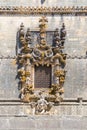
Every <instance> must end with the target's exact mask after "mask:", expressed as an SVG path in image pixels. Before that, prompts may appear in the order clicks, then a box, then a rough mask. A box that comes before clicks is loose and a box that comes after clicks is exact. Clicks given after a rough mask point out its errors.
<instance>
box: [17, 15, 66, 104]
mask: <svg viewBox="0 0 87 130" xmlns="http://www.w3.org/2000/svg"><path fill="white" fill-rule="evenodd" d="M47 22H48V20H47V18H46V17H44V16H43V17H42V18H41V19H40V20H39V23H40V24H39V28H40V29H39V36H38V39H39V40H38V44H35V45H33V46H32V33H31V31H30V29H29V28H28V29H27V32H26V33H25V32H24V25H23V24H21V26H20V29H19V32H18V42H19V45H20V46H19V47H18V54H17V64H18V78H19V88H20V97H21V100H22V101H23V102H38V101H39V100H40V101H41V98H42V100H43V99H44V101H45V102H44V103H46V102H60V101H61V100H62V96H61V95H62V94H63V93H64V90H63V84H64V81H65V74H66V71H65V70H64V67H65V65H66V54H64V53H63V48H64V42H65V36H66V31H65V25H64V23H63V25H62V27H61V29H60V30H58V29H56V30H55V31H54V33H53V44H52V45H49V44H48V43H47V41H46V24H47ZM43 97H44V98H43Z"/></svg>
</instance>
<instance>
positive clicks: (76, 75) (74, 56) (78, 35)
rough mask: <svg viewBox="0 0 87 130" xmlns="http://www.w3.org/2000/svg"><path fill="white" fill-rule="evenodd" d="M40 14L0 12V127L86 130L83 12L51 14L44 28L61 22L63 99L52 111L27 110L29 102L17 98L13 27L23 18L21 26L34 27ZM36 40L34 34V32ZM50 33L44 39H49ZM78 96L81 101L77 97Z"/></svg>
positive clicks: (61, 1) (56, 2) (61, 2)
mask: <svg viewBox="0 0 87 130" xmlns="http://www.w3.org/2000/svg"><path fill="white" fill-rule="evenodd" d="M43 1H44V0H26V1H25V0H0V6H33V7H36V6H47V7H49V6H50V7H52V6H86V5H87V0H45V1H44V2H43ZM40 17H41V16H34V15H31V16H27V15H26V16H24V15H0V130H19V129H20V130H87V118H86V116H87V69H86V68H87V58H86V51H87V45H86V44H87V26H86V24H87V16H70V15H69V16H60V15H58V16H57V15H54V16H53V15H52V16H47V18H48V31H54V30H55V28H60V27H61V23H62V22H64V23H65V26H66V30H67V38H66V43H65V49H64V52H65V53H67V62H66V63H67V64H66V71H67V73H66V80H65V84H64V90H65V92H64V101H63V102H61V103H60V105H57V104H56V105H55V110H56V111H55V112H54V113H55V114H53V115H49V116H48V115H46V116H41V115H40V116H35V115H30V114H29V110H30V107H29V104H25V103H22V102H20V99H19V91H18V79H17V78H16V76H17V65H15V64H14V63H13V62H14V58H15V56H16V44H17V31H18V29H19V26H20V24H21V23H22V22H23V23H24V25H25V29H26V28H27V27H30V28H31V30H38V29H39V28H38V25H39V22H38V21H39V18H40ZM34 39H35V40H36V39H37V37H36V36H35V37H34ZM50 39H51V37H50V38H49V39H48V41H49V43H51V41H50ZM78 97H82V98H83V99H84V100H83V101H80V102H79V101H78V100H77V98H78Z"/></svg>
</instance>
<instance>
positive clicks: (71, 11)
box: [0, 6, 87, 15]
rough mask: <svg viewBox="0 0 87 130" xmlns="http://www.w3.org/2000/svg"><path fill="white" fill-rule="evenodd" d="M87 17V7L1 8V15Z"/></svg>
mask: <svg viewBox="0 0 87 130" xmlns="http://www.w3.org/2000/svg"><path fill="white" fill-rule="evenodd" d="M8 14H11V15H17V14H18V15H43V14H44V15H87V6H85V7H83V6H81V7H76V6H72V7H22V6H20V7H19V6H1V7H0V15H8Z"/></svg>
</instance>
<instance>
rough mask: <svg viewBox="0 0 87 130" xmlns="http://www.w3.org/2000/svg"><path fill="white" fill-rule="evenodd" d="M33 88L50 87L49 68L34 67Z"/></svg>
mask: <svg viewBox="0 0 87 130" xmlns="http://www.w3.org/2000/svg"><path fill="white" fill-rule="evenodd" d="M34 86H35V88H50V87H51V66H49V67H47V66H39V67H37V66H35V81H34Z"/></svg>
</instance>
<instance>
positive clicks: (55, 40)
mask: <svg viewBox="0 0 87 130" xmlns="http://www.w3.org/2000/svg"><path fill="white" fill-rule="evenodd" d="M53 46H55V47H59V46H60V36H59V30H58V28H56V30H55V32H54V38H53Z"/></svg>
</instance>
